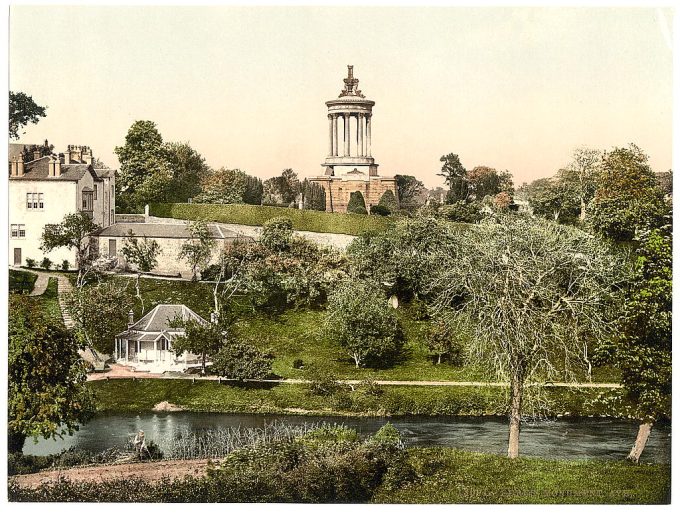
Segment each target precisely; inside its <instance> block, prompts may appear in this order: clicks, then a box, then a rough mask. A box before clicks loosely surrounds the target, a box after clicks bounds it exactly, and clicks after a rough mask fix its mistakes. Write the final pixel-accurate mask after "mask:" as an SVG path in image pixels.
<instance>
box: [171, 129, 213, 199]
mask: <svg viewBox="0 0 680 515" xmlns="http://www.w3.org/2000/svg"><path fill="white" fill-rule="evenodd" d="M164 150H165V159H166V161H167V165H168V168H169V169H170V171H171V173H172V179H171V181H170V184H169V186H168V188H167V193H166V195H165V197H164V198H163V200H164V201H165V202H186V201H187V200H188V199H190V198H194V197H196V196H197V195H198V194H199V193H200V192H201V183H202V181H203V178H204V177H205V176H206V175H208V173H209V172H210V169H209V168H208V165H207V164H206V163H205V158H204V157H203V156H202V155H201V154H199V153H198V152H197V151H196V150H194V149H193V148H191V145H189V143H166V144H165V148H164Z"/></svg>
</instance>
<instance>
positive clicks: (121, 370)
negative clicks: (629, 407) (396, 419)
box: [87, 364, 621, 389]
mask: <svg viewBox="0 0 680 515" xmlns="http://www.w3.org/2000/svg"><path fill="white" fill-rule="evenodd" d="M107 379H164V380H172V379H191V380H193V381H223V382H225V383H226V382H233V380H232V379H224V378H220V377H218V376H197V375H187V374H184V375H176V376H166V375H163V374H153V373H151V372H136V371H135V370H134V369H133V368H132V367H126V366H123V365H119V364H112V365H111V369H110V370H109V371H107V372H104V373H97V374H89V375H88V376H87V380H88V381H101V380H107ZM246 382H253V383H274V384H308V383H310V382H311V381H310V380H308V379H261V380H260V379H258V380H249V379H246ZM338 382H339V383H343V384H347V385H351V386H354V385H358V384H361V382H362V380H361V379H340V380H338ZM375 383H376V384H379V385H385V386H388V385H389V386H491V387H494V386H495V387H498V386H509V383H504V382H493V381H488V382H487V381H393V380H389V379H379V380H376V381H375ZM545 386H548V387H571V388H607V389H614V388H621V385H620V384H617V383H547V384H546V385H545Z"/></svg>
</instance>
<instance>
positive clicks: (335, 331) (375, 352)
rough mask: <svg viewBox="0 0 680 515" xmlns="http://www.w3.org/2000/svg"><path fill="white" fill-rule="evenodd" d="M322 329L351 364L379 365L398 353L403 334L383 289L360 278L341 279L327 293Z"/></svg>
mask: <svg viewBox="0 0 680 515" xmlns="http://www.w3.org/2000/svg"><path fill="white" fill-rule="evenodd" d="M327 313H328V314H327V318H326V322H325V324H326V330H327V331H328V333H329V335H330V337H331V338H332V339H333V340H334V341H335V342H337V343H338V344H339V345H340V346H341V347H343V348H344V349H345V350H346V352H347V354H349V356H350V357H351V358H352V359H353V360H354V363H355V366H356V367H357V368H358V367H360V366H365V365H369V366H372V367H373V368H382V367H385V366H388V365H389V364H390V363H392V362H393V361H394V360H395V359H396V358H397V357H398V356H399V353H400V352H401V348H402V346H403V343H404V334H403V331H402V328H401V323H400V322H399V319H398V318H397V316H396V314H395V312H394V310H393V309H392V308H391V307H389V306H388V305H387V299H386V298H385V294H384V293H383V291H382V290H381V289H380V288H378V287H376V286H373V285H371V284H369V283H366V282H362V281H345V282H344V283H342V284H340V285H339V286H338V288H337V289H336V290H335V291H334V292H332V293H331V295H330V298H329V302H328V312H327Z"/></svg>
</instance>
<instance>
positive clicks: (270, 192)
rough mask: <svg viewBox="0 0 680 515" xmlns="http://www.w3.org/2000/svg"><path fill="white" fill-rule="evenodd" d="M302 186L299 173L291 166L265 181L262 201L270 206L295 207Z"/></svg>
mask: <svg viewBox="0 0 680 515" xmlns="http://www.w3.org/2000/svg"><path fill="white" fill-rule="evenodd" d="M300 188H301V185H300V181H299V180H298V177H297V174H296V173H295V172H294V171H293V170H292V169H291V168H286V169H285V170H284V171H283V172H281V175H279V176H278V177H272V178H271V179H267V180H266V181H264V183H263V189H264V193H263V198H262V203H263V204H265V205H269V206H285V207H294V204H295V200H296V198H297V196H298V195H299V194H300Z"/></svg>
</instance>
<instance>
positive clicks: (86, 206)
mask: <svg viewBox="0 0 680 515" xmlns="http://www.w3.org/2000/svg"><path fill="white" fill-rule="evenodd" d="M93 205H94V201H93V199H92V192H91V191H83V211H93V207H92V206H93Z"/></svg>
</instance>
